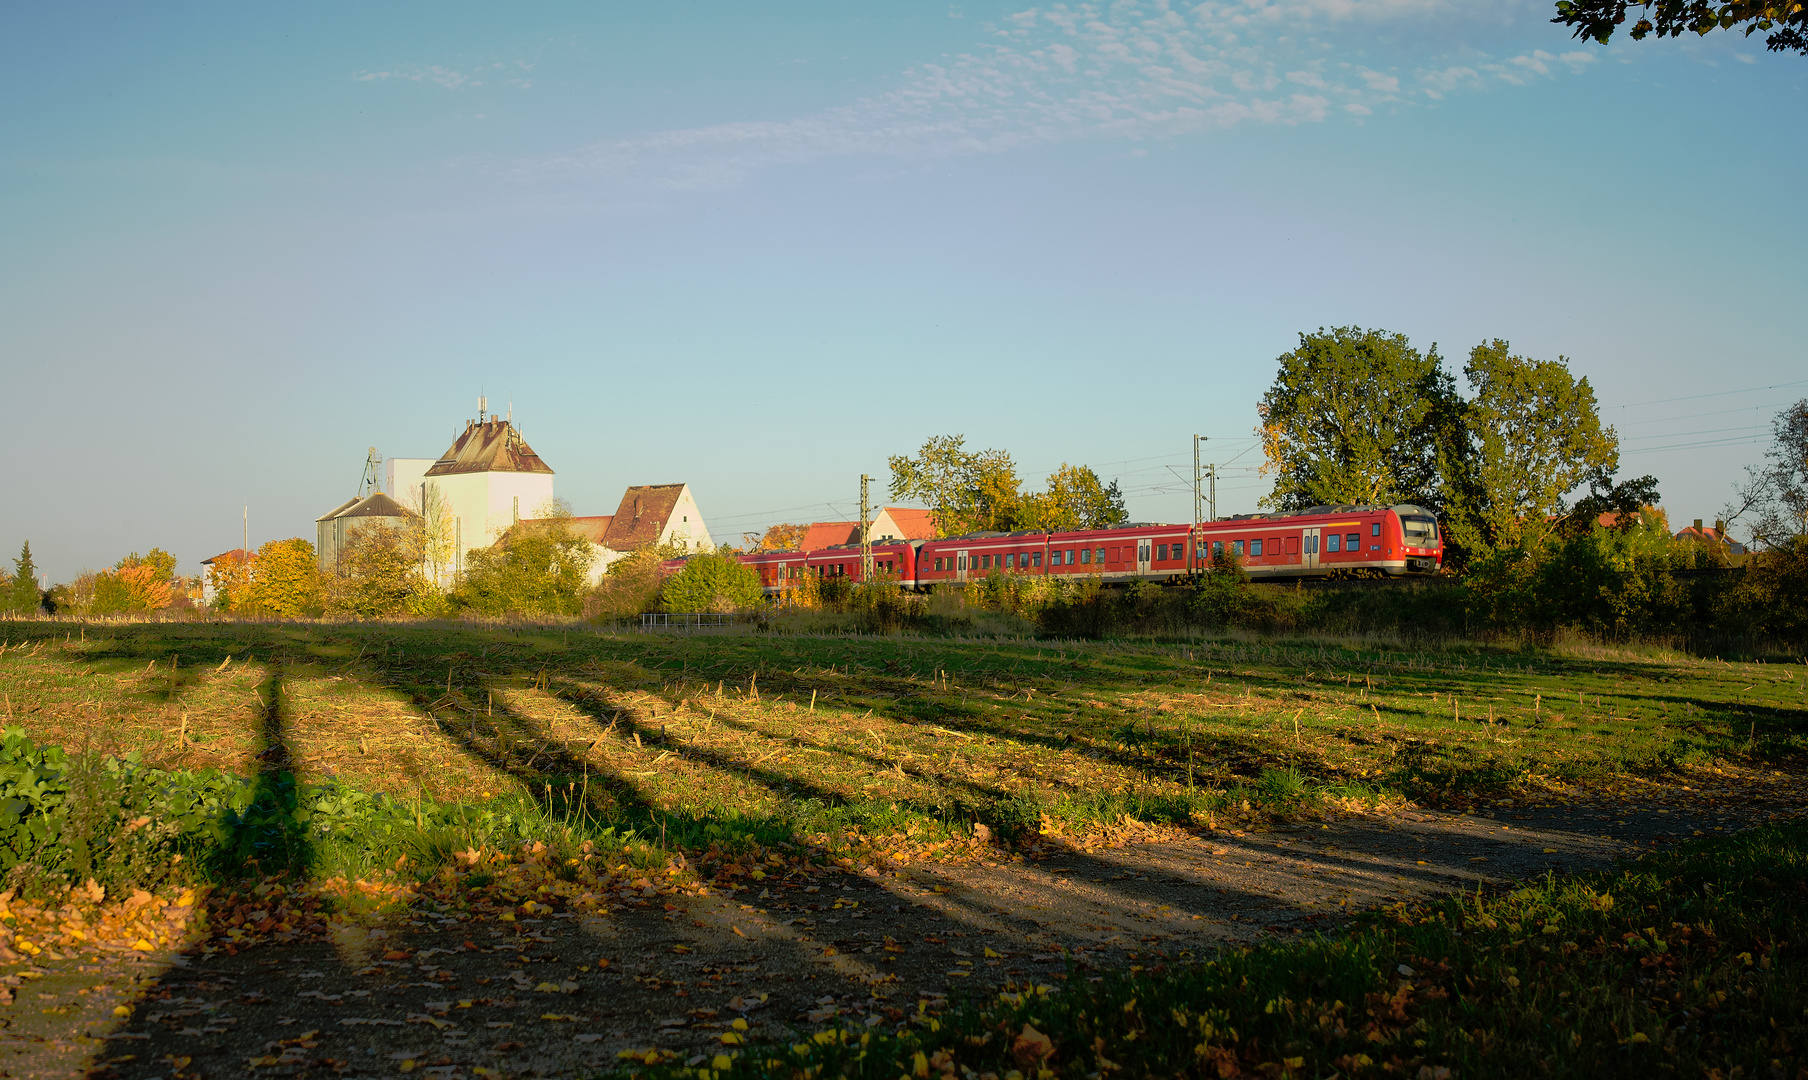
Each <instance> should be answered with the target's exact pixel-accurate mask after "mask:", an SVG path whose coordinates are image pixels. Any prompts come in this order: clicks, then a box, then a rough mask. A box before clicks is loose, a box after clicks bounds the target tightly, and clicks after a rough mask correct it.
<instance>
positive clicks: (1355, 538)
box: [1331, 533, 1362, 551]
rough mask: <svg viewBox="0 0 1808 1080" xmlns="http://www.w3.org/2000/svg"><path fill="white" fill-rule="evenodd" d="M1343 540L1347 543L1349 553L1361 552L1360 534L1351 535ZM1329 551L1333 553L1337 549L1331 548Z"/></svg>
mask: <svg viewBox="0 0 1808 1080" xmlns="http://www.w3.org/2000/svg"><path fill="white" fill-rule="evenodd" d="M1344 539H1345V540H1347V541H1348V547H1349V549H1350V550H1351V551H1361V550H1362V534H1361V533H1351V534H1350V535H1349V536H1347V537H1345V538H1344ZM1331 550H1333V551H1335V550H1337V549H1336V548H1332V549H1331Z"/></svg>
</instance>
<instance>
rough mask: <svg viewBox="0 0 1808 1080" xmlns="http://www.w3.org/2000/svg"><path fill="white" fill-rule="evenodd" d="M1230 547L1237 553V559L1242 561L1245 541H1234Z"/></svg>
mask: <svg viewBox="0 0 1808 1080" xmlns="http://www.w3.org/2000/svg"><path fill="white" fill-rule="evenodd" d="M1230 546H1231V550H1232V551H1233V552H1235V553H1236V556H1237V558H1239V559H1241V558H1242V557H1243V541H1241V540H1233V541H1232V542H1231V545H1230Z"/></svg>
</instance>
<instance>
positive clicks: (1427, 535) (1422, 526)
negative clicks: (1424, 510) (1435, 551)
mask: <svg viewBox="0 0 1808 1080" xmlns="http://www.w3.org/2000/svg"><path fill="white" fill-rule="evenodd" d="M1400 527H1401V529H1402V530H1404V531H1405V533H1406V544H1407V546H1408V547H1431V546H1433V545H1434V544H1436V543H1437V542H1438V523H1437V521H1436V520H1435V519H1433V518H1428V517H1402V518H1401V519H1400Z"/></svg>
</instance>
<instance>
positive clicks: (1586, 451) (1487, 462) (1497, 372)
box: [1444, 338, 1620, 556]
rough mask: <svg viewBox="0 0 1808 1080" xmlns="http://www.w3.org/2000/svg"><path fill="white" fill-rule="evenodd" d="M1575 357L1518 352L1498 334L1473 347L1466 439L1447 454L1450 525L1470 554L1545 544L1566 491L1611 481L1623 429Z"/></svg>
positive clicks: (1466, 372) (1468, 368) (1468, 374)
mask: <svg viewBox="0 0 1808 1080" xmlns="http://www.w3.org/2000/svg"><path fill="white" fill-rule="evenodd" d="M1568 363H1569V361H1568V360H1567V359H1565V358H1564V357H1558V358H1557V359H1556V360H1554V361H1553V360H1545V361H1539V360H1531V359H1527V358H1526V357H1523V356H1514V355H1513V354H1512V352H1511V351H1510V349H1509V347H1508V345H1507V343H1506V342H1505V341H1502V340H1500V339H1498V338H1496V339H1495V340H1493V341H1491V342H1488V343H1486V344H1482V345H1477V346H1476V347H1475V348H1474V349H1472V350H1470V353H1469V363H1468V365H1467V366H1466V367H1464V368H1463V374H1464V375H1465V376H1466V377H1467V378H1468V380H1469V385H1470V387H1471V388H1472V391H1473V396H1472V397H1471V398H1470V400H1469V402H1468V403H1467V404H1466V405H1465V406H1464V407H1463V409H1462V418H1463V426H1462V432H1463V441H1462V442H1461V444H1459V445H1457V446H1455V447H1451V448H1448V452H1447V453H1446V454H1445V456H1444V470H1445V476H1444V496H1445V511H1446V518H1445V528H1446V530H1447V532H1448V534H1449V537H1450V539H1452V540H1454V541H1455V542H1456V543H1457V545H1458V546H1460V547H1461V548H1462V549H1463V550H1464V551H1465V552H1466V553H1468V554H1469V555H1471V556H1479V555H1481V554H1483V553H1485V552H1490V551H1496V550H1502V549H1514V550H1518V551H1532V550H1536V549H1537V548H1538V547H1539V546H1540V545H1541V544H1542V542H1543V540H1544V537H1545V536H1546V535H1548V534H1549V533H1551V532H1552V531H1553V530H1555V528H1556V527H1557V524H1558V520H1559V518H1560V517H1561V515H1562V513H1563V511H1564V510H1565V504H1564V497H1565V496H1567V495H1568V494H1570V493H1571V492H1573V491H1575V490H1576V489H1577V488H1580V487H1583V486H1584V485H1588V486H1589V487H1590V488H1591V489H1600V488H1603V487H1606V486H1609V485H1610V484H1611V478H1612V476H1613V474H1614V471H1615V469H1617V468H1618V466H1619V458H1620V450H1619V436H1617V435H1616V434H1615V433H1614V430H1613V429H1612V428H1610V427H1609V428H1603V427H1602V426H1601V416H1600V412H1599V409H1598V408H1597V406H1596V403H1595V393H1594V389H1593V388H1592V387H1590V386H1589V385H1588V380H1587V379H1586V378H1582V379H1577V378H1574V377H1572V376H1571V375H1570V372H1569V367H1568Z"/></svg>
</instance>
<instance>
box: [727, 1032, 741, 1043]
mask: <svg viewBox="0 0 1808 1080" xmlns="http://www.w3.org/2000/svg"><path fill="white" fill-rule="evenodd" d="M740 1042H741V1037H740V1036H739V1035H736V1034H735V1033H734V1032H732V1031H724V1032H723V1033H722V1044H723V1045H724V1046H737V1045H739V1044H740Z"/></svg>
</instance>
